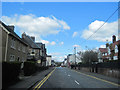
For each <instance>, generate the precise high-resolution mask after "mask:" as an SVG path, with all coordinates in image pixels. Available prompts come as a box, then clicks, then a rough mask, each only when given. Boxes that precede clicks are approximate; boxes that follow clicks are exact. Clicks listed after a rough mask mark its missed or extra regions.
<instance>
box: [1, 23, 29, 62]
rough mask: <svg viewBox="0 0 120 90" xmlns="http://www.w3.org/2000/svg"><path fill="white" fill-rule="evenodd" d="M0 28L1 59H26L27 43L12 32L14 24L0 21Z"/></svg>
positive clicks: (19, 60) (10, 60)
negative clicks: (10, 24) (0, 35)
mask: <svg viewBox="0 0 120 90" xmlns="http://www.w3.org/2000/svg"><path fill="white" fill-rule="evenodd" d="M0 28H1V29H0V30H2V61H9V62H12V61H18V62H24V61H26V60H27V52H28V44H27V43H26V42H24V41H23V40H22V39H21V38H20V37H19V36H18V35H17V34H16V33H15V32H14V26H7V25H5V24H4V23H3V22H1V21H0Z"/></svg>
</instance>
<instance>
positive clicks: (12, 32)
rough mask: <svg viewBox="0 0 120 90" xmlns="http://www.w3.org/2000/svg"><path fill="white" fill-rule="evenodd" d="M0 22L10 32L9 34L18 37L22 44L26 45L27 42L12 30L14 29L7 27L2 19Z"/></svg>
mask: <svg viewBox="0 0 120 90" xmlns="http://www.w3.org/2000/svg"><path fill="white" fill-rule="evenodd" d="M0 23H1V24H2V25H3V26H4V27H5V28H6V29H7V30H8V31H9V32H10V35H12V36H14V37H15V38H16V39H18V40H19V41H20V42H22V43H23V44H25V45H28V44H27V43H25V42H24V41H22V39H21V38H20V37H19V36H18V35H17V34H16V33H15V32H14V30H12V29H11V28H9V27H8V26H7V25H5V24H4V23H3V22H2V21H0Z"/></svg>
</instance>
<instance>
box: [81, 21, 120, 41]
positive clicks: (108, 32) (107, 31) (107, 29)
mask: <svg viewBox="0 0 120 90" xmlns="http://www.w3.org/2000/svg"><path fill="white" fill-rule="evenodd" d="M103 23H104V21H98V20H96V21H94V22H92V23H91V24H90V25H89V26H88V29H86V30H84V31H83V34H82V37H83V38H85V39H87V38H88V37H89V36H91V35H92V34H93V33H94V32H95V31H96V30H97V29H98V28H99V27H100V26H101V25H102V24H103ZM117 34H118V21H115V22H111V23H106V24H105V25H104V26H103V27H102V28H101V29H100V30H99V31H97V32H96V33H95V34H94V35H93V36H92V37H91V38H90V40H97V41H102V42H106V40H108V41H112V35H116V36H117Z"/></svg>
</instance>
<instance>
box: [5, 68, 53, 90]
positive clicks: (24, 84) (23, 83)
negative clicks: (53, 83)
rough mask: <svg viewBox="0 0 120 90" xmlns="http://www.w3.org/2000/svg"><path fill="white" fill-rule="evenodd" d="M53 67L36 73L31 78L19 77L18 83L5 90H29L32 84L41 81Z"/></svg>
mask: <svg viewBox="0 0 120 90" xmlns="http://www.w3.org/2000/svg"><path fill="white" fill-rule="evenodd" d="M53 69H54V67H49V69H47V70H44V71H41V72H36V73H35V74H33V75H31V76H20V77H19V78H20V81H19V82H17V83H16V84H14V85H12V86H10V87H9V88H8V89H7V90H9V89H10V90H13V89H19V88H20V89H25V90H26V89H29V88H31V87H32V86H34V84H36V83H37V82H39V81H41V80H42V79H43V78H44V77H45V76H46V75H47V74H48V73H50V72H51V71H52V70H53Z"/></svg>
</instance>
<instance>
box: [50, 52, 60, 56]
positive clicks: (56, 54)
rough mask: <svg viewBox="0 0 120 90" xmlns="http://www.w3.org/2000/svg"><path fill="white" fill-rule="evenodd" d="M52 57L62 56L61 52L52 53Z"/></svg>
mask: <svg viewBox="0 0 120 90" xmlns="http://www.w3.org/2000/svg"><path fill="white" fill-rule="evenodd" d="M50 55H53V56H58V55H61V53H59V52H54V53H50Z"/></svg>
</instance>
